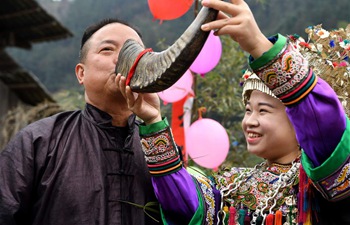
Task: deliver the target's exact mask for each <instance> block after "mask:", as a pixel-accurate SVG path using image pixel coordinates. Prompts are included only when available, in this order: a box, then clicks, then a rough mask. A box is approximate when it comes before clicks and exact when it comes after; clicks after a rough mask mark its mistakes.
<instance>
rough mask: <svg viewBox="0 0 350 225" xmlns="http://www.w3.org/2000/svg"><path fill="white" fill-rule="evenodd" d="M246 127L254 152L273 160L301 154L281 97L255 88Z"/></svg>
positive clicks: (245, 116)
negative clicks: (279, 98)
mask: <svg viewBox="0 0 350 225" xmlns="http://www.w3.org/2000/svg"><path fill="white" fill-rule="evenodd" d="M242 128H243V131H244V135H245V138H246V141H247V148H248V151H249V152H250V153H253V154H255V155H257V156H259V157H262V158H265V159H267V160H268V161H271V162H278V163H289V162H291V161H293V160H294V159H295V157H296V156H297V155H298V154H299V150H298V143H297V140H296V137H295V131H294V128H293V126H292V124H291V122H290V120H289V118H288V116H287V114H286V111H285V106H284V105H283V104H282V103H281V102H280V100H278V99H276V98H273V97H271V96H269V95H267V94H265V93H263V92H260V91H257V90H254V91H253V92H252V93H251V96H250V98H249V100H248V101H247V104H246V108H245V115H244V118H243V121H242Z"/></svg>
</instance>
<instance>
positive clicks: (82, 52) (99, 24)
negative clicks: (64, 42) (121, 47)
mask: <svg viewBox="0 0 350 225" xmlns="http://www.w3.org/2000/svg"><path fill="white" fill-rule="evenodd" d="M111 23H120V24H124V25H126V26H128V27H130V28H132V29H133V30H135V31H136V33H137V34H138V35H139V36H140V37H141V38H142V35H141V33H140V31H139V30H138V29H137V28H136V27H134V26H132V25H130V24H129V23H127V22H126V21H124V20H121V19H118V18H108V19H103V20H101V21H99V22H97V23H95V24H92V25H91V26H89V27H87V28H86V29H85V32H84V34H83V37H82V38H81V44H80V52H79V59H80V61H83V60H84V58H85V55H86V51H85V50H84V45H85V43H86V42H87V41H88V40H89V39H90V38H91V36H92V35H93V34H94V33H96V32H97V31H98V30H99V29H101V28H102V27H104V26H106V25H108V24H111Z"/></svg>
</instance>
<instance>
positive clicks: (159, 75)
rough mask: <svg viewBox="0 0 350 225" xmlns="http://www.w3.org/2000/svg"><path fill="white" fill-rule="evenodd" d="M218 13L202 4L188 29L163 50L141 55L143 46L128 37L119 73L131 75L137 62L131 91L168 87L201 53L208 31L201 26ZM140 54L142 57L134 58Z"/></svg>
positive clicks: (155, 90) (118, 69)
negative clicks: (130, 72)
mask: <svg viewBox="0 0 350 225" xmlns="http://www.w3.org/2000/svg"><path fill="white" fill-rule="evenodd" d="M217 13H218V11H217V10H214V9H212V8H207V7H204V6H203V7H202V9H201V10H200V12H199V13H198V15H197V17H196V18H195V20H194V21H193V22H192V23H191V24H190V26H189V27H188V28H187V29H186V30H185V32H184V33H183V34H182V35H181V36H180V37H179V38H178V39H177V40H176V41H175V43H174V44H173V45H172V46H170V47H169V48H168V49H166V50H164V51H162V52H146V53H145V54H144V55H143V56H140V53H141V52H143V51H144V47H143V46H141V45H140V44H139V43H138V42H136V41H134V40H131V39H129V40H127V41H126V42H125V43H124V45H123V47H122V49H121V50H120V53H119V57H118V63H117V65H116V69H115V71H116V73H121V74H122V76H125V77H127V76H130V75H128V74H129V71H130V70H131V68H132V67H133V64H134V63H137V64H136V65H134V67H135V66H136V68H133V72H134V73H133V75H132V77H131V80H130V83H129V85H130V88H131V90H132V91H134V92H145V93H147V92H148V93H154V92H160V91H163V90H165V89H167V88H169V87H170V86H172V85H173V84H174V83H176V81H178V80H179V79H180V78H181V76H182V75H183V74H184V73H185V72H186V71H187V70H188V68H189V67H190V66H191V65H192V63H193V61H194V60H195V59H196V57H197V56H198V54H199V53H200V51H201V49H202V47H203V45H204V44H205V42H206V40H207V38H208V35H209V32H204V31H202V30H201V28H200V27H201V25H202V24H204V23H207V22H210V21H213V20H214V19H215V18H216V16H217ZM138 57H141V58H140V59H139V61H138V62H135V61H136V59H137V58H138ZM127 79H128V78H127ZM129 79H130V78H129Z"/></svg>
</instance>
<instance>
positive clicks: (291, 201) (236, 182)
mask: <svg viewBox="0 0 350 225" xmlns="http://www.w3.org/2000/svg"><path fill="white" fill-rule="evenodd" d="M299 167H300V158H299V157H298V158H297V159H296V160H294V161H293V162H292V164H291V165H288V166H286V165H280V164H276V163H275V164H272V165H271V166H270V167H268V165H267V163H266V161H265V162H262V163H260V164H257V165H256V166H255V167H254V168H253V169H245V170H244V171H243V172H241V171H240V172H239V173H235V175H236V177H235V178H233V179H232V177H229V184H228V185H225V184H223V182H222V180H220V178H217V183H218V184H220V183H221V184H222V185H223V188H221V191H220V193H221V207H220V209H221V210H220V211H219V213H218V214H217V217H218V224H219V221H223V224H224V225H225V219H224V218H225V217H226V214H227V212H225V210H224V204H225V203H230V205H231V207H230V219H229V225H231V224H242V223H243V222H242V221H243V220H242V218H241V219H240V220H241V221H240V222H239V223H238V215H239V214H241V212H242V211H241V210H240V211H239V213H237V209H236V208H235V207H237V206H238V207H240V206H239V204H238V203H237V200H238V201H240V200H239V199H240V189H242V188H243V189H244V187H246V189H244V191H243V192H244V193H247V192H248V190H250V191H251V190H252V189H254V188H255V189H258V188H257V186H258V185H262V186H261V187H259V188H260V190H261V189H262V190H263V191H262V194H261V193H259V196H254V198H256V202H253V203H252V204H251V205H250V207H253V206H252V205H254V206H255V210H254V211H253V213H252V215H251V216H252V217H251V220H250V224H253V225H256V224H257V221H258V219H260V220H262V221H260V222H261V224H264V223H265V220H267V219H269V218H267V217H269V216H270V215H271V216H272V215H274V214H275V212H276V210H278V209H279V208H280V207H282V203H284V205H288V206H290V210H289V211H290V212H291V213H294V214H296V213H297V206H296V193H294V194H290V195H289V196H285V193H289V192H291V191H292V186H293V185H295V184H296V183H297V182H298V175H299ZM236 172H237V171H236ZM274 172H275V173H276V174H274V175H271V176H270V177H268V178H266V180H267V181H266V182H258V181H257V180H255V179H254V177H260V176H263V175H264V174H265V175H266V174H267V173H268V174H272V173H274ZM238 174H239V175H238ZM231 175H232V174H231ZM237 175H238V176H237ZM228 176H229V175H227V174H226V179H227V177H228ZM223 179H224V178H223ZM226 182H227V181H226ZM266 183H268V185H266ZM264 188H266V190H265V189H264ZM243 198H244V197H243ZM242 201H243V200H242ZM281 202H282V203H281ZM246 203H247V201H246V202H244V204H246ZM248 203H249V202H248ZM240 204H241V205H242V204H243V203H242V202H241V203H240ZM246 205H249V204H246ZM249 210H250V209H248V211H249ZM274 210H275V211H274ZM284 211H287V210H284ZM267 212H268V213H269V215H266V213H267ZM243 213H244V211H243ZM284 214H286V213H285V212H284ZM233 215H234V216H233ZM241 216H242V215H241ZM276 216H277V215H276ZM285 216H288V221H287V222H286V223H285V224H297V222H296V216H295V215H294V216H293V218H291V216H290V215H285ZM232 217H234V218H232ZM259 217H260V218H259Z"/></svg>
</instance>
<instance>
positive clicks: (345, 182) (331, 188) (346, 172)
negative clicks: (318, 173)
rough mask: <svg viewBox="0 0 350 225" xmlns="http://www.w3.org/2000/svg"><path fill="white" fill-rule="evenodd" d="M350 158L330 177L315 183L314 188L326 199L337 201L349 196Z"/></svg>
mask: <svg viewBox="0 0 350 225" xmlns="http://www.w3.org/2000/svg"><path fill="white" fill-rule="evenodd" d="M349 177H350V157H348V159H347V161H346V162H345V164H344V166H342V167H340V168H339V169H338V171H335V172H334V173H333V174H332V175H330V176H328V177H326V178H325V179H323V180H322V181H319V182H317V183H315V186H316V188H317V189H318V190H319V191H320V192H321V193H322V194H323V195H324V197H325V198H326V199H329V200H332V201H337V200H341V199H344V198H346V197H348V196H349V195H350V181H349Z"/></svg>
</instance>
